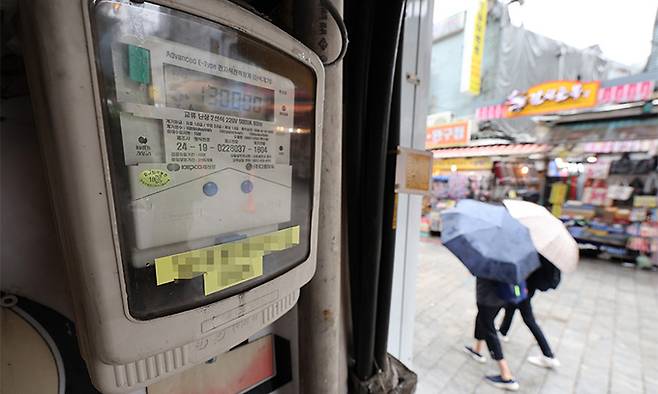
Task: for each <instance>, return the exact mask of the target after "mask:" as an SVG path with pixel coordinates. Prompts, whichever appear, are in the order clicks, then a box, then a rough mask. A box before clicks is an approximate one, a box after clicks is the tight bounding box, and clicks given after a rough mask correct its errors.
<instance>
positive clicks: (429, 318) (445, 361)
mask: <svg viewBox="0 0 658 394" xmlns="http://www.w3.org/2000/svg"><path fill="white" fill-rule="evenodd" d="M420 251H421V255H420V262H419V269H418V281H417V286H418V287H417V293H416V300H417V304H416V321H415V329H414V359H413V369H414V370H415V371H416V372H417V373H418V378H419V383H418V390H417V392H418V393H420V394H426V393H500V392H501V391H500V390H498V389H496V388H493V387H491V386H490V385H488V384H487V383H486V382H484V381H483V379H482V378H483V376H484V375H487V374H494V373H496V374H497V368H496V365H495V363H494V362H493V361H491V360H489V361H488V362H487V363H486V364H479V363H476V362H475V361H473V360H471V359H470V358H468V357H467V355H466V354H465V353H464V352H463V351H462V348H463V346H464V344H471V343H472V336H473V320H474V317H475V314H476V308H475V279H474V278H473V277H472V276H471V275H470V274H469V273H468V271H467V270H466V269H465V268H464V266H463V265H462V264H461V263H460V262H459V261H458V260H456V258H455V257H454V256H453V255H452V254H451V253H450V252H449V251H447V249H445V248H444V247H443V246H441V244H440V242H439V241H438V238H431V237H423V238H422V239H421V247H420ZM532 302H533V308H534V311H535V316H536V318H537V320H538V322H539V324H540V326H541V327H542V329H543V330H544V333H545V334H546V336H547V338H548V341H549V343H550V344H551V346H552V348H553V351H554V353H555V354H556V357H557V358H558V359H559V360H560V361H561V363H562V366H561V367H560V368H558V369H557V370H546V369H543V368H538V367H536V366H534V365H532V364H530V363H528V362H527V361H526V359H527V358H528V356H530V355H540V354H541V352H540V351H539V348H538V346H537V344H536V342H535V340H534V338H533V337H532V335H531V334H530V331H529V330H528V329H527V327H526V326H525V325H524V324H523V321H522V320H521V316H520V315H519V314H518V312H517V315H516V316H515V319H514V323H513V324H512V329H511V331H510V334H509V336H510V338H511V340H510V342H509V343H503V351H504V353H505V358H506V359H507V360H508V362H509V363H510V366H511V368H512V371H513V373H514V375H515V378H516V380H517V381H519V383H520V385H521V389H520V391H519V392H521V393H544V394H557V393H578V394H585V393H596V394H599V393H619V394H622V393H623V394H631V393H657V394H658V272H648V271H641V270H637V269H635V268H627V267H622V266H621V265H620V264H619V263H616V262H610V261H606V260H595V259H583V260H582V261H581V263H580V264H579V267H578V270H577V271H576V272H575V273H573V274H569V275H563V277H562V283H561V284H560V287H559V288H558V289H557V290H553V291H550V292H539V293H537V295H535V297H534V298H533V301H532ZM501 315H502V313H501ZM501 317H502V316H500V315H499V319H500V318H501Z"/></svg>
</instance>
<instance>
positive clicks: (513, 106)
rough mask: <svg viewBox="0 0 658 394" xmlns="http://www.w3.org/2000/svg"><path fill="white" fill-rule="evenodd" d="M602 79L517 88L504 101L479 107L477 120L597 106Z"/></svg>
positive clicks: (557, 82)
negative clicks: (600, 80) (520, 89)
mask: <svg viewBox="0 0 658 394" xmlns="http://www.w3.org/2000/svg"><path fill="white" fill-rule="evenodd" d="M598 89H599V81H591V82H580V81H550V82H544V83H542V84H539V85H535V86H533V87H531V88H529V89H528V90H527V91H526V92H521V91H519V90H514V91H512V93H511V94H510V95H509V96H508V97H507V99H506V100H505V102H504V103H503V104H496V105H490V106H487V107H482V108H478V109H477V110H476V111H475V116H476V118H477V120H490V119H501V118H514V117H519V116H530V115H540V114H549V113H556V112H561V111H567V110H571V109H578V108H588V107H593V106H594V105H596V100H597V98H598V96H597V93H598Z"/></svg>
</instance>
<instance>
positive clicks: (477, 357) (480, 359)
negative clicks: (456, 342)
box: [464, 346, 487, 364]
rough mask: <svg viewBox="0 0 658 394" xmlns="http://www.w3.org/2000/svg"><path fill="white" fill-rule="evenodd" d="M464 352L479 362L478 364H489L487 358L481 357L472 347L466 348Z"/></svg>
mask: <svg viewBox="0 0 658 394" xmlns="http://www.w3.org/2000/svg"><path fill="white" fill-rule="evenodd" d="M464 351H465V352H466V354H468V355H469V356H471V358H472V359H473V360H475V361H477V362H479V363H482V364H484V363H486V362H487V358H486V357H484V356H483V355H481V354H480V353H478V352H476V351H475V350H473V348H472V347H470V346H464Z"/></svg>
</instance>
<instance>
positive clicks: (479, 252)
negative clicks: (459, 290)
mask: <svg viewBox="0 0 658 394" xmlns="http://www.w3.org/2000/svg"><path fill="white" fill-rule="evenodd" d="M442 223H443V232H442V234H441V240H442V243H443V245H444V246H446V247H447V248H448V249H449V250H450V251H451V252H452V253H453V254H455V255H456V256H457V258H459V260H460V261H461V262H462V263H463V264H464V265H465V266H466V268H468V270H469V271H470V272H471V274H473V275H474V276H475V277H476V304H477V308H478V313H477V316H476V318H475V332H474V337H475V344H474V345H473V346H472V347H465V350H466V352H467V353H468V354H469V355H470V356H471V357H472V358H473V359H475V360H477V361H479V362H485V361H486V358H485V357H484V356H483V355H482V346H483V343H484V342H486V344H487V348H488V349H489V353H490V355H491V358H493V359H494V360H496V361H497V363H498V368H499V370H500V374H499V375H494V376H486V377H485V379H486V380H487V382H489V383H491V384H492V385H494V386H496V387H498V388H501V389H505V390H510V391H516V390H518V389H519V383H518V382H517V381H515V380H514V376H513V374H512V372H511V370H510V368H509V365H508V364H507V361H506V360H505V358H504V355H503V351H502V347H501V345H500V340H499V339H498V332H497V330H496V327H495V325H494V319H495V317H496V315H497V314H498V312H499V311H500V310H501V309H502V308H503V306H504V305H505V300H504V299H503V298H502V297H501V296H500V289H502V288H504V287H505V286H508V287H509V286H510V285H511V286H515V288H517V289H518V286H516V285H518V284H521V283H523V282H524V280H525V279H526V278H527V277H528V275H529V274H530V273H531V272H533V271H534V270H535V269H537V268H538V267H539V265H540V263H539V258H538V257H537V251H536V250H535V248H534V246H533V244H532V241H531V239H530V235H529V233H528V229H527V228H525V227H524V226H523V225H521V224H520V223H519V222H518V221H516V220H515V219H514V218H512V216H510V214H509V213H508V212H507V210H506V209H505V208H504V207H502V206H494V205H489V204H485V203H481V202H478V201H473V200H462V201H460V202H459V203H458V204H457V206H456V207H455V208H452V209H449V210H446V211H444V212H443V213H442Z"/></svg>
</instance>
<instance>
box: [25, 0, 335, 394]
mask: <svg viewBox="0 0 658 394" xmlns="http://www.w3.org/2000/svg"><path fill="white" fill-rule="evenodd" d="M24 3H27V4H22V5H21V6H22V7H23V12H22V14H23V23H24V27H25V29H24V30H25V32H26V35H27V37H30V38H31V41H30V42H34V43H36V44H35V45H34V46H33V47H31V48H29V49H28V50H27V51H28V53H27V54H26V58H27V60H28V71H29V75H30V80H31V87H32V91H33V93H32V96H33V100H34V106H35V111H36V112H37V121H38V122H37V123H38V126H39V128H40V129H41V130H42V137H43V139H42V144H43V145H44V149H45V155H46V159H47V165H48V172H49V178H50V179H49V180H50V182H51V185H52V189H53V198H54V200H55V207H56V213H57V219H58V224H59V229H60V233H61V238H62V241H63V247H64V249H65V253H66V255H67V257H68V259H69V262H68V263H69V273H70V277H71V285H72V288H73V292H74V296H75V297H74V298H75V299H76V302H77V305H76V322H77V327H78V332H79V338H80V339H81V347H82V351H83V356H84V358H85V360H86V362H87V365H88V367H89V370H90V373H91V375H92V380H93V381H94V383H95V384H96V385H97V387H99V389H101V390H102V391H104V392H126V391H131V390H134V389H135V388H138V387H144V386H146V385H148V384H150V383H152V382H155V381H157V380H160V379H162V378H163V377H166V376H168V375H170V374H172V373H175V372H177V371H180V370H183V369H185V368H188V367H190V366H192V365H194V364H196V363H200V362H203V361H205V360H207V359H209V358H212V357H213V356H215V355H217V354H220V353H222V352H224V351H226V350H228V349H229V348H230V347H232V346H234V345H236V344H238V343H239V342H241V341H243V340H245V339H246V338H247V337H249V336H250V335H253V334H254V333H255V332H257V331H258V330H260V329H262V328H263V327H264V326H266V325H268V324H270V323H271V322H272V321H274V320H275V319H277V318H278V317H279V316H281V315H282V314H284V313H285V312H286V311H288V310H289V309H290V308H292V306H293V305H294V304H295V302H296V301H297V298H298V296H299V288H300V287H301V286H302V285H304V284H305V283H306V282H308V281H309V280H310V278H311V277H312V275H313V272H314V270H315V247H316V238H317V226H316V224H317V216H318V215H317V210H318V194H319V193H318V189H319V176H320V172H319V163H320V141H321V140H320V134H319V133H320V130H321V114H322V101H323V83H324V80H323V69H322V65H321V63H320V61H319V59H318V58H317V56H316V55H315V54H314V53H313V52H312V51H311V50H309V49H308V48H306V47H304V46H303V45H302V44H300V43H299V42H297V41H296V40H294V39H293V38H292V37H290V36H289V35H287V34H286V33H284V32H283V31H281V30H279V29H278V28H276V27H275V26H273V25H272V24H270V23H269V22H267V21H265V20H263V19H261V18H259V17H258V16H256V15H254V14H252V13H250V12H248V11H246V10H244V9H242V8H240V7H238V6H236V5H234V4H231V3H228V2H225V1H221V0H196V1H192V0H176V1H173V0H162V1H154V2H153V3H148V2H146V3H143V2H129V1H114V0H99V1H92V2H90V1H78V2H75V1H70V0H54V1H47V0H37V1H32V2H24Z"/></svg>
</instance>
